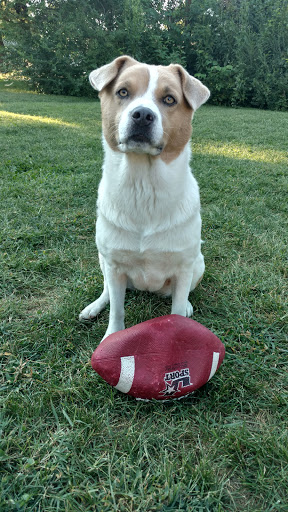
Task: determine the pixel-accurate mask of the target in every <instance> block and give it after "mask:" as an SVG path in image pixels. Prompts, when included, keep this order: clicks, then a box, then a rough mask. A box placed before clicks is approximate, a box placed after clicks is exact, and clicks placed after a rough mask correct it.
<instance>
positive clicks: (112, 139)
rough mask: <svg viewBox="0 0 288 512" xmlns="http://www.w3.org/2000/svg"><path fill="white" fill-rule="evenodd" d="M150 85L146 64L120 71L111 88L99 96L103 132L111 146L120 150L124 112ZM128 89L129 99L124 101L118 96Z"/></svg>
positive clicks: (115, 149)
mask: <svg viewBox="0 0 288 512" xmlns="http://www.w3.org/2000/svg"><path fill="white" fill-rule="evenodd" d="M148 84H149V71H148V67H147V66H145V64H136V65H133V71H132V70H131V66H129V67H128V68H125V69H124V70H123V71H120V73H119V75H118V76H117V77H116V79H115V80H113V82H111V84H109V86H107V87H105V88H104V89H103V90H102V91H101V92H100V94H99V96H100V98H101V110H102V119H103V132H104V136H105V138H106V140H107V142H108V144H109V146H110V147H111V148H112V149H114V151H119V150H118V125H119V119H120V116H121V114H122V112H123V110H124V109H125V108H126V107H127V106H128V105H129V103H130V102H131V101H133V100H134V99H135V98H136V97H137V96H142V94H144V92H145V91H146V90H147V87H148ZM123 88H125V89H127V90H128V91H129V97H128V98H127V99H125V100H124V101H123V100H122V99H120V98H119V97H118V96H117V92H118V91H119V90H120V89H123Z"/></svg>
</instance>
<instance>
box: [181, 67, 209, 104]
mask: <svg viewBox="0 0 288 512" xmlns="http://www.w3.org/2000/svg"><path fill="white" fill-rule="evenodd" d="M172 65H173V66H175V67H176V70H177V72H178V74H179V76H180V80H181V83H182V88H183V93H184V96H185V98H186V100H187V102H188V103H189V105H190V107H192V109H193V110H194V112H195V110H197V108H199V107H201V105H203V103H205V101H207V100H208V98H209V96H210V91H209V89H208V88H207V87H206V86H205V85H204V84H202V82H200V80H198V79H197V78H195V77H194V76H191V75H189V73H187V71H186V70H185V69H184V68H183V67H182V66H180V65H179V64H172Z"/></svg>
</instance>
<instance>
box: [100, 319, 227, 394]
mask: <svg viewBox="0 0 288 512" xmlns="http://www.w3.org/2000/svg"><path fill="white" fill-rule="evenodd" d="M224 354H225V348H224V345H223V343H221V341H220V340H219V339H218V338H217V336H215V334H213V333H212V332H211V331H209V329H207V327H204V325H201V324H199V323H198V322H195V320H191V319H190V318H185V317H183V316H180V315H166V316H162V317H159V318H154V319H152V320H148V321H147V322H143V323H141V324H137V325H134V326H133V327H130V328H129V329H125V330H123V331H119V332H115V333H114V334H111V335H110V336H108V337H107V338H105V339H104V341H103V342H102V343H101V344H100V345H99V346H98V347H97V348H96V350H95V352H94V353H93V355H92V360H91V363H92V367H93V368H94V370H95V371H96V372H97V373H98V374H99V375H100V376H101V377H103V379H104V380H106V382H108V384H111V386H114V387H115V388H116V389H118V390H119V391H122V392H123V393H127V394H128V395H132V396H134V397H135V398H140V399H146V400H147V399H148V400H151V399H156V400H167V399H169V400H171V399H174V398H182V397H183V396H185V395H188V394H189V393H191V392H192V391H195V389H198V388H200V387H201V386H203V385H204V384H205V383H206V382H208V380H210V379H211V378H212V377H213V375H214V374H215V372H216V370H217V369H218V368H219V366H220V365H221V363H222V361H223V359H224Z"/></svg>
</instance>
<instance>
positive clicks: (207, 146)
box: [193, 141, 288, 165]
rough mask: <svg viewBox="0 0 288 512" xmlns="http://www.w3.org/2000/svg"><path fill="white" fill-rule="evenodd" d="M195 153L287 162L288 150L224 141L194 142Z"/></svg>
mask: <svg viewBox="0 0 288 512" xmlns="http://www.w3.org/2000/svg"><path fill="white" fill-rule="evenodd" d="M193 148H194V153H201V154H203V155H212V156H224V157H228V158H234V159H237V160H251V162H266V163H287V165H288V153H287V151H277V150H273V149H265V148H259V147H258V146H252V145H249V144H242V143H239V142H238V143H237V144H235V143H225V142H223V141H221V142H219V143H218V144H213V143H209V142H206V143H205V142H204V143H202V144H201V143H200V144H194V145H193Z"/></svg>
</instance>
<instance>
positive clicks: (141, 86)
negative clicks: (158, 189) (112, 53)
mask: <svg viewBox="0 0 288 512" xmlns="http://www.w3.org/2000/svg"><path fill="white" fill-rule="evenodd" d="M89 79H90V83H91V85H92V87H94V89H96V90H97V91H100V94H99V96H100V98H101V108H102V119H103V133H104V137H105V139H106V141H107V143H108V144H109V146H110V147H111V148H112V149H114V150H116V151H117V150H118V151H122V152H125V153H127V152H133V153H147V154H149V155H152V156H157V155H160V154H161V157H162V158H163V160H165V161H171V160H173V159H174V158H176V156H178V154H179V153H180V152H181V151H182V150H183V148H184V146H185V145H186V144H187V142H188V141H189V139H190V136H191V130H192V128H191V119H192V116H193V113H194V112H195V110H196V109H197V108H199V107H200V105H202V103H204V102H205V101H207V99H208V98H209V95H210V93H209V90H208V89H207V87H205V85H203V84H202V83H201V82H200V81H199V80H197V79H196V78H194V77H193V76H191V75H189V74H188V73H187V71H185V69H184V68H183V67H182V66H180V65H179V64H170V66H152V65H147V64H141V63H139V62H137V61H136V60H134V59H132V58H131V57H128V56H123V57H118V58H117V59H115V60H114V61H113V62H111V63H110V64H107V65H106V66H102V67H101V68H99V69H96V70H95V71H92V73H90V76H89Z"/></svg>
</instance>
